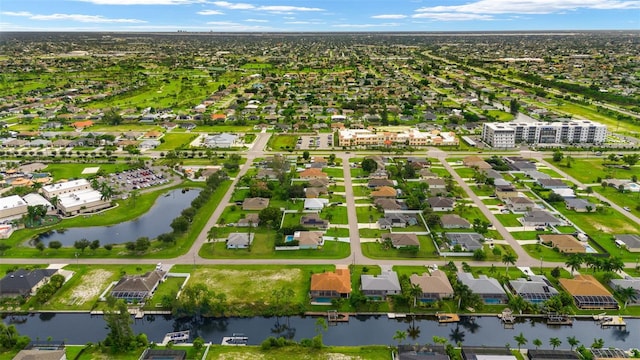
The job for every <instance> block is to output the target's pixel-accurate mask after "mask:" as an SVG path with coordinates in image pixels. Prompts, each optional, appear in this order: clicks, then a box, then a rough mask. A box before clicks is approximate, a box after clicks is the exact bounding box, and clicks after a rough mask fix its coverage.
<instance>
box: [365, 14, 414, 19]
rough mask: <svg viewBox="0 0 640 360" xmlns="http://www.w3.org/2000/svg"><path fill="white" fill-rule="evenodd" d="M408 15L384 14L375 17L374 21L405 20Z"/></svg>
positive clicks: (373, 17)
mask: <svg viewBox="0 0 640 360" xmlns="http://www.w3.org/2000/svg"><path fill="white" fill-rule="evenodd" d="M406 17H407V15H402V14H384V15H374V16H372V17H371V18H372V19H404V18H406Z"/></svg>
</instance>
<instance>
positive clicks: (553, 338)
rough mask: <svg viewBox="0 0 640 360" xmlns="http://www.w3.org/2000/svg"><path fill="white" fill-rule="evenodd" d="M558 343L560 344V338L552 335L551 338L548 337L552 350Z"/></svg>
mask: <svg viewBox="0 0 640 360" xmlns="http://www.w3.org/2000/svg"><path fill="white" fill-rule="evenodd" d="M560 344H562V340H560V339H559V338H557V337H552V338H551V339H549V345H551V347H552V348H553V350H555V349H556V348H557V347H558V346H560Z"/></svg>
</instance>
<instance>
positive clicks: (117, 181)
mask: <svg viewBox="0 0 640 360" xmlns="http://www.w3.org/2000/svg"><path fill="white" fill-rule="evenodd" d="M103 179H104V181H106V182H108V183H109V184H110V185H111V186H113V188H114V191H115V192H117V193H122V196H123V197H126V196H128V194H129V192H130V191H132V190H138V189H144V188H148V187H151V186H157V185H162V184H165V183H167V182H169V179H167V178H166V177H165V175H164V174H162V170H161V169H159V168H158V169H155V170H154V169H147V168H143V169H136V170H125V171H123V172H119V173H113V174H109V175H108V176H106V177H104V178H103ZM100 181H101V180H100Z"/></svg>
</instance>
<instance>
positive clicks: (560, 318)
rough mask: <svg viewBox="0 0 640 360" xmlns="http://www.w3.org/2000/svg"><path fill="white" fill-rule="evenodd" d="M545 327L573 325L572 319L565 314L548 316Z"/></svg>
mask: <svg viewBox="0 0 640 360" xmlns="http://www.w3.org/2000/svg"><path fill="white" fill-rule="evenodd" d="M547 325H573V319H572V318H571V317H570V316H569V315H566V314H548V315H547Z"/></svg>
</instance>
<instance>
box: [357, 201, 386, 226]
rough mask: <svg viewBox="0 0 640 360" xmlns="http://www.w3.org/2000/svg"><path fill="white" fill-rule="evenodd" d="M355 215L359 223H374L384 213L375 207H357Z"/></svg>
mask: <svg viewBox="0 0 640 360" xmlns="http://www.w3.org/2000/svg"><path fill="white" fill-rule="evenodd" d="M356 215H357V216H358V222H359V223H369V222H371V223H375V222H376V221H378V219H379V218H381V217H382V216H384V213H383V212H382V211H380V210H378V209H377V208H376V207H375V206H373V205H370V206H366V207H365V206H358V207H356Z"/></svg>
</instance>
